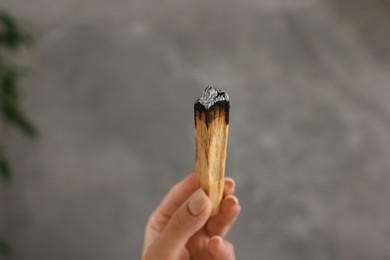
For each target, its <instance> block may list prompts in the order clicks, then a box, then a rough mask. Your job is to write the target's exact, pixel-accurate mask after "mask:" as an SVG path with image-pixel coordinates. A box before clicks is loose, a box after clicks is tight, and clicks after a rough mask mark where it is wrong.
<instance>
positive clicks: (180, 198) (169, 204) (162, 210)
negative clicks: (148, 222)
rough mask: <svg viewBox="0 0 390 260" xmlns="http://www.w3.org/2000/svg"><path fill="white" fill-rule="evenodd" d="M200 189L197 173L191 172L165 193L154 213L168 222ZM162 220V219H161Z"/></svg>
mask: <svg viewBox="0 0 390 260" xmlns="http://www.w3.org/2000/svg"><path fill="white" fill-rule="evenodd" d="M197 189H198V183H197V179H196V175H195V173H191V174H189V175H188V176H187V177H185V178H184V179H183V180H181V181H180V182H178V183H176V184H175V185H174V186H173V187H172V188H171V190H170V191H169V192H168V194H167V195H165V197H164V199H163V200H162V201H161V203H160V204H159V205H158V207H157V209H156V210H155V212H154V214H158V215H160V217H163V219H165V220H166V223H168V221H169V219H170V218H171V217H172V215H173V213H175V211H176V210H177V209H178V208H179V207H180V206H181V205H182V204H183V203H184V202H185V201H186V200H187V199H188V198H189V197H190V196H191V194H192V193H194V192H195V191H196V190H197ZM160 220H161V219H160Z"/></svg>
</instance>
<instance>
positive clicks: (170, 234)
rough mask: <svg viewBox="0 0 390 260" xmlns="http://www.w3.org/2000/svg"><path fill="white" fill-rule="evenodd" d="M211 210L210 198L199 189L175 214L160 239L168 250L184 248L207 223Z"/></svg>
mask: <svg viewBox="0 0 390 260" xmlns="http://www.w3.org/2000/svg"><path fill="white" fill-rule="evenodd" d="M210 212H211V202H210V199H209V198H208V197H207V195H206V193H205V192H204V191H203V190H202V189H198V190H197V191H196V192H194V193H193V194H192V195H191V197H190V198H189V199H188V200H187V201H186V202H184V203H183V204H182V205H181V206H180V207H179V208H178V209H177V211H176V212H175V213H174V214H173V216H172V218H171V219H170V221H169V222H168V224H167V226H166V227H165V229H164V231H163V232H162V233H161V235H160V237H159V241H160V242H162V243H163V245H164V247H165V248H166V249H167V250H170V249H173V248H177V249H181V248H183V246H185V244H186V243H187V242H188V240H189V239H190V237H191V236H192V235H194V234H195V233H196V232H197V231H198V230H199V229H201V228H202V227H203V226H204V225H205V223H206V222H207V219H208V218H209V216H210Z"/></svg>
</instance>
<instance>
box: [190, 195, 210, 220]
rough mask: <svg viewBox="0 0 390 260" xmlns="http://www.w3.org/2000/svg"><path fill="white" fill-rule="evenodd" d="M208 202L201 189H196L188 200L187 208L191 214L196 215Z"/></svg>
mask: <svg viewBox="0 0 390 260" xmlns="http://www.w3.org/2000/svg"><path fill="white" fill-rule="evenodd" d="M209 203H210V201H209V198H208V197H207V195H206V193H204V191H203V190H202V189H198V190H197V191H196V192H195V193H194V194H193V195H192V197H191V198H190V201H189V202H188V210H189V211H190V212H191V214H192V215H193V216H198V215H199V214H200V213H201V212H202V210H203V209H204V208H205V207H206V206H207V204H209Z"/></svg>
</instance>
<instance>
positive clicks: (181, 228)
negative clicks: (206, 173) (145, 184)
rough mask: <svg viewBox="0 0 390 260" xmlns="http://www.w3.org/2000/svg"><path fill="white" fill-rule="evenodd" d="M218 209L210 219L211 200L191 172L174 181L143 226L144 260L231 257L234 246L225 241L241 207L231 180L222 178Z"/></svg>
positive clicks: (213, 259) (218, 259) (224, 259)
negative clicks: (220, 200)
mask: <svg viewBox="0 0 390 260" xmlns="http://www.w3.org/2000/svg"><path fill="white" fill-rule="evenodd" d="M224 186H225V188H224V198H223V200H222V203H221V208H220V212H219V213H218V214H217V215H215V216H213V217H211V218H209V216H210V212H211V202H210V200H209V198H208V197H207V196H206V194H205V193H204V192H203V191H202V190H201V189H198V188H197V180H196V176H195V174H194V173H192V174H190V175H188V176H187V177H186V178H185V179H184V180H182V181H181V182H179V183H177V184H176V185H175V186H174V187H173V188H172V189H171V190H170V191H169V192H168V194H167V195H166V196H165V198H164V199H163V200H162V202H161V203H160V205H159V206H158V207H157V209H156V210H155V211H154V212H153V213H152V215H151V216H150V218H149V221H148V223H147V225H146V229H145V241H144V248H143V254H142V259H143V260H156V259H160V260H179V259H180V260H187V259H188V260H189V259H192V260H198V259H199V260H200V259H201V260H209V259H210V260H222V259H223V260H234V259H236V258H235V255H234V249H233V245H232V244H231V243H230V242H228V241H226V240H224V239H223V237H224V236H226V234H227V233H228V231H229V230H230V228H231V227H232V226H233V224H234V222H235V220H236V219H237V217H238V215H239V213H240V210H241V207H240V205H239V203H238V200H237V198H236V197H235V196H234V195H233V193H234V181H233V180H232V179H230V178H226V179H225V185H224Z"/></svg>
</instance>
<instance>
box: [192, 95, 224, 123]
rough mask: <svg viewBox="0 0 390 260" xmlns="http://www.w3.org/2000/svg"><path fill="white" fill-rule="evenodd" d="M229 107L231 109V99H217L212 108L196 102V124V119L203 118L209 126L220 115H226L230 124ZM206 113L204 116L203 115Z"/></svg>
mask: <svg viewBox="0 0 390 260" xmlns="http://www.w3.org/2000/svg"><path fill="white" fill-rule="evenodd" d="M229 109H230V102H229V101H225V100H224V101H217V102H216V103H214V105H212V106H211V107H210V108H208V109H207V108H206V107H205V106H204V105H203V104H201V103H199V102H196V103H195V105H194V112H195V126H196V121H197V120H196V119H197V118H198V119H199V120H202V118H203V119H204V120H205V123H206V126H207V127H209V125H210V123H211V122H212V121H213V120H215V119H217V118H218V117H224V118H225V122H226V124H227V125H228V124H229ZM202 115H204V116H202Z"/></svg>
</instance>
